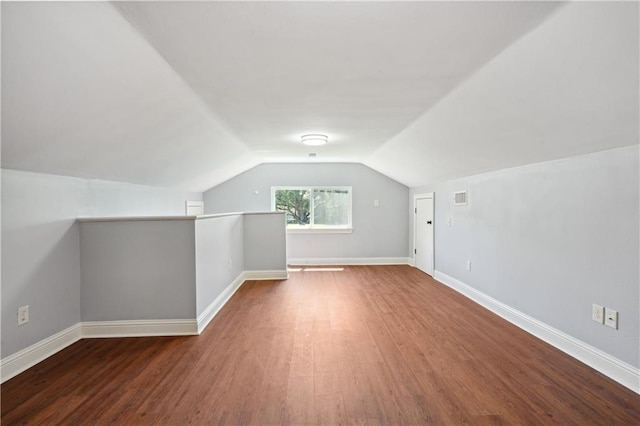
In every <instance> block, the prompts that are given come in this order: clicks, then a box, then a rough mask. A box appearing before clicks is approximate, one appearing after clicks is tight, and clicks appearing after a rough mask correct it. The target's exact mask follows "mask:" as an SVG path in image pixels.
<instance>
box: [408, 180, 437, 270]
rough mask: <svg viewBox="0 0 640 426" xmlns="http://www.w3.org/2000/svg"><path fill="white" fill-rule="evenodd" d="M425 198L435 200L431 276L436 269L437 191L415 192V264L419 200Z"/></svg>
mask: <svg viewBox="0 0 640 426" xmlns="http://www.w3.org/2000/svg"><path fill="white" fill-rule="evenodd" d="M423 198H431V199H432V200H433V226H432V227H431V265H433V271H431V276H433V274H434V273H435V271H436V239H435V232H434V231H435V227H436V193H435V192H424V193H422V194H413V253H412V254H411V255H412V258H413V266H414V267H416V236H417V234H418V232H417V228H418V226H417V221H418V214H417V209H418V200H419V199H423Z"/></svg>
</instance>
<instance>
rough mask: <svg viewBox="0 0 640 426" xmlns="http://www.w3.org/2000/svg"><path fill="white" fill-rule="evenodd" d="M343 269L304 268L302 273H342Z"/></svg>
mask: <svg viewBox="0 0 640 426" xmlns="http://www.w3.org/2000/svg"><path fill="white" fill-rule="evenodd" d="M342 271H344V268H304V272H342Z"/></svg>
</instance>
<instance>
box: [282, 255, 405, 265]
mask: <svg viewBox="0 0 640 426" xmlns="http://www.w3.org/2000/svg"><path fill="white" fill-rule="evenodd" d="M411 261H412V259H411V258H409V257H346V258H341V257H335V258H332V257H316V258H313V257H312V258H290V259H288V260H287V263H288V264H289V265H409V264H410V263H411Z"/></svg>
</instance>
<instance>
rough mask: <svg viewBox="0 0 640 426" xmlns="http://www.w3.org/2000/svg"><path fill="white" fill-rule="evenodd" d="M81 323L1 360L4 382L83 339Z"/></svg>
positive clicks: (0, 366)
mask: <svg viewBox="0 0 640 426" xmlns="http://www.w3.org/2000/svg"><path fill="white" fill-rule="evenodd" d="M81 335H82V333H81V327H80V323H77V324H74V325H72V326H71V327H69V328H66V329H64V330H62V331H60V332H58V333H56V334H54V335H53V336H50V337H47V338H46V339H43V340H41V341H39V342H37V343H34V344H33V345H31V346H29V347H26V348H24V349H22V350H21V351H18V352H16V353H14V354H12V355H9V356H8V357H6V358H3V359H2V360H1V361H0V370H1V376H2V383H4V382H5V381H7V380H9V379H11V378H12V377H15V376H17V375H18V374H20V373H22V372H23V371H25V370H27V369H28V368H31V367H33V366H34V365H36V364H37V363H39V362H41V361H44V360H45V359H47V358H49V357H50V356H52V355H53V354H55V353H57V352H60V351H61V350H63V349H64V348H66V347H67V346H70V345H72V344H74V343H75V342H77V341H78V340H80V339H81Z"/></svg>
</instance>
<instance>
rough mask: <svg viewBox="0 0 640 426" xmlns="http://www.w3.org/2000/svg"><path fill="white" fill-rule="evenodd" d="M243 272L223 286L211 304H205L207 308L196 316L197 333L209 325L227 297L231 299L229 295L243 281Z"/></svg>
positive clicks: (227, 299)
mask: <svg viewBox="0 0 640 426" xmlns="http://www.w3.org/2000/svg"><path fill="white" fill-rule="evenodd" d="M245 274H246V272H242V273H241V274H240V275H238V276H237V277H236V279H235V280H233V281H232V282H231V284H229V285H228V286H227V288H225V289H224V290H223V291H222V293H220V294H219V295H218V297H216V298H215V299H214V300H213V302H211V304H210V305H209V306H207V308H206V309H205V310H204V311H202V313H201V314H200V315H199V316H198V320H197V332H198V334H200V333H202V331H203V330H204V329H205V328H206V327H207V325H209V323H210V322H211V320H212V319H213V317H215V316H216V314H217V313H218V312H219V311H220V309H222V307H223V306H224V305H226V304H227V302H228V301H229V299H231V296H233V295H234V294H235V293H236V291H238V289H239V288H240V286H241V285H242V283H244V281H245Z"/></svg>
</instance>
